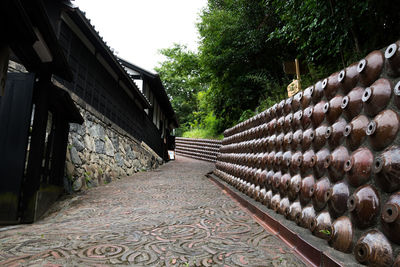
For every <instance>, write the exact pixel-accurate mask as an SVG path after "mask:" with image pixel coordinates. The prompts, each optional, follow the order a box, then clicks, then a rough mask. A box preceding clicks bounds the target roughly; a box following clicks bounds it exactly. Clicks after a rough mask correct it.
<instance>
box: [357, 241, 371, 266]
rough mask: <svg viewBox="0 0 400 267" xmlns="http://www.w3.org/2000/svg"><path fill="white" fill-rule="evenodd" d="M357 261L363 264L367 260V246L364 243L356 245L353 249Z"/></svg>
mask: <svg viewBox="0 0 400 267" xmlns="http://www.w3.org/2000/svg"><path fill="white" fill-rule="evenodd" d="M354 252H355V253H354V254H355V256H356V259H357V261H359V262H361V263H364V262H366V261H367V260H368V258H369V246H368V245H367V244H365V243H361V244H358V245H357V246H356V247H355V249H354Z"/></svg>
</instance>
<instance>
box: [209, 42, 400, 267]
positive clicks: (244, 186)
mask: <svg viewBox="0 0 400 267" xmlns="http://www.w3.org/2000/svg"><path fill="white" fill-rule="evenodd" d="M399 112H400V41H398V42H396V43H394V44H391V45H390V46H388V47H387V48H384V49H382V50H379V51H378V50H377V51H373V52H371V53H370V54H368V55H367V56H366V57H365V58H363V59H361V60H360V61H359V62H355V63H353V64H351V65H350V66H348V67H347V68H345V69H343V70H340V71H338V72H335V73H333V74H332V75H330V76H329V77H327V78H325V79H322V80H320V81H318V82H316V83H315V84H314V85H313V86H311V87H308V88H306V89H305V90H304V91H302V92H299V93H297V94H296V95H294V96H293V97H290V98H288V99H286V100H282V101H281V102H280V103H277V104H275V105H273V106H272V107H270V108H268V109H267V110H265V111H264V112H262V113H260V114H258V115H256V116H254V117H252V118H250V119H249V120H247V121H245V122H242V123H240V124H238V125H236V126H234V127H232V128H230V129H227V130H226V131H225V132H224V139H223V141H222V144H223V145H222V147H221V148H220V152H221V154H220V155H219V156H218V158H217V163H216V170H215V172H214V174H215V175H216V176H218V177H219V178H221V179H222V180H224V181H226V182H227V183H229V184H230V185H232V186H234V187H236V188H237V189H238V190H240V191H242V192H243V193H245V194H247V195H249V196H251V197H253V198H254V199H255V200H256V201H260V202H261V203H263V204H264V205H266V206H267V207H268V208H270V209H272V210H274V211H276V212H277V213H280V214H282V215H283V216H285V217H286V219H288V220H292V221H295V222H296V223H297V224H298V225H299V226H301V227H304V228H308V229H309V230H310V233H311V234H313V235H315V236H317V237H319V238H322V239H326V241H327V245H329V246H331V247H333V248H334V249H336V250H339V251H341V252H343V253H353V254H354V257H355V259H356V260H357V261H358V262H360V263H363V264H366V265H374V266H391V265H392V264H393V263H397V264H399V265H397V266H400V260H399V259H400V255H399V253H400V191H399V190H400V146H399V142H400V135H399V133H398V131H399V126H400V124H399V123H400V116H399V114H400V113H399ZM398 255H399V256H398ZM396 256H397V257H396Z"/></svg>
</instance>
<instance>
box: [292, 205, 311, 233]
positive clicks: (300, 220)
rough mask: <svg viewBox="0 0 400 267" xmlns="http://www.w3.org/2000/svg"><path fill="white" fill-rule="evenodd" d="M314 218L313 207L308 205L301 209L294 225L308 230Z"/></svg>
mask: <svg viewBox="0 0 400 267" xmlns="http://www.w3.org/2000/svg"><path fill="white" fill-rule="evenodd" d="M314 218H315V210H314V207H313V206H312V205H308V206H306V207H304V208H303V209H302V211H301V214H300V216H297V217H296V223H297V224H298V225H299V226H301V227H304V228H308V227H309V225H310V223H311V221H312V220H313V219H314Z"/></svg>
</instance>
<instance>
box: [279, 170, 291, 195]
mask: <svg viewBox="0 0 400 267" xmlns="http://www.w3.org/2000/svg"><path fill="white" fill-rule="evenodd" d="M291 178H292V177H291V176H290V174H289V173H285V174H283V175H282V176H281V179H280V183H279V193H280V194H281V196H282V197H284V196H286V195H287V193H288V192H287V191H288V189H289V185H290V179H291Z"/></svg>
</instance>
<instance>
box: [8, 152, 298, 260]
mask: <svg viewBox="0 0 400 267" xmlns="http://www.w3.org/2000/svg"><path fill="white" fill-rule="evenodd" d="M212 169H213V164H211V163H205V162H202V161H197V160H193V159H189V158H185V157H178V158H177V160H175V161H172V162H169V163H167V164H165V165H163V166H162V167H160V168H159V169H157V170H154V171H150V172H141V173H137V174H135V175H133V176H131V177H128V178H124V179H121V180H118V181H116V182H112V183H110V184H107V185H105V186H101V187H96V188H92V189H90V190H88V191H86V192H84V193H82V194H81V195H75V196H73V197H68V198H66V199H64V200H62V201H60V202H58V203H56V204H55V205H54V206H53V207H52V208H51V209H50V211H49V212H48V214H47V215H46V216H45V218H44V219H42V220H39V221H38V222H36V223H34V224H31V225H18V226H14V227H6V228H0V266H26V265H29V266H107V265H111V264H113V265H127V264H129V265H133V266H303V265H304V264H303V263H302V262H301V261H300V259H299V258H297V256H296V255H295V254H294V253H292V251H291V249H290V248H288V247H287V246H286V245H285V244H284V243H283V242H282V241H280V240H279V239H278V238H276V237H275V236H274V235H272V234H270V233H268V232H267V231H266V230H264V228H262V227H261V226H260V225H259V224H258V223H256V221H255V220H254V219H253V218H252V217H251V216H250V215H249V214H248V213H246V212H245V211H244V210H243V209H242V208H241V207H239V206H238V204H237V203H236V202H235V201H233V200H232V199H231V198H230V197H228V196H227V195H226V194H225V193H223V191H221V189H220V188H219V187H217V186H216V185H215V184H213V182H211V181H210V180H209V179H208V178H206V177H205V176H204V174H206V173H207V172H208V171H211V170H212Z"/></svg>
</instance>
